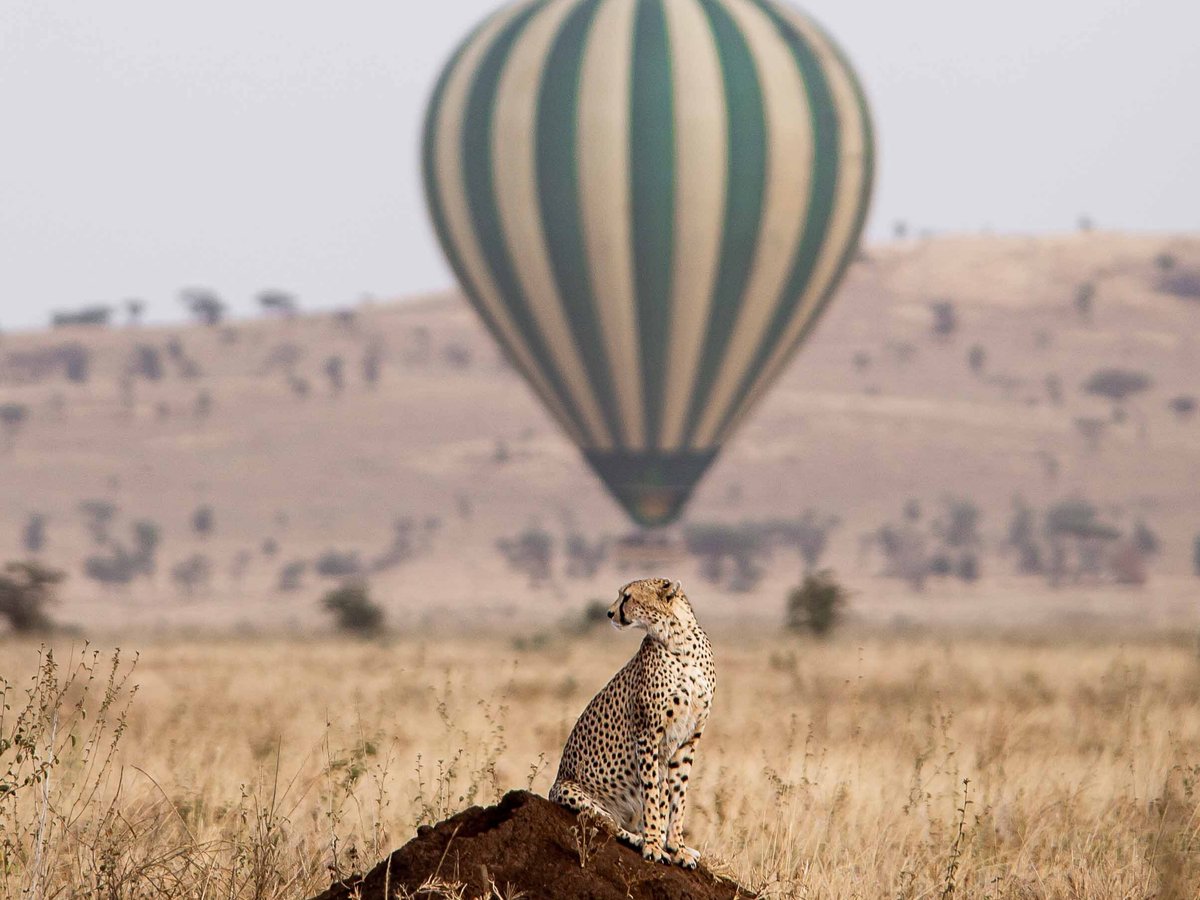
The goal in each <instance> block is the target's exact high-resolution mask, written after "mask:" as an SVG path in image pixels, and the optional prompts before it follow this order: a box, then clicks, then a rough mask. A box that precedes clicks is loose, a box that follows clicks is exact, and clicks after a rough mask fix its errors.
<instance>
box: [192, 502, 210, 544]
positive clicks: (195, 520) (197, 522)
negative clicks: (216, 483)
mask: <svg viewBox="0 0 1200 900" xmlns="http://www.w3.org/2000/svg"><path fill="white" fill-rule="evenodd" d="M214 525H215V521H214V517H213V508H212V507H211V506H208V505H205V506H197V507H196V509H195V511H194V512H193V513H192V531H194V532H196V534H197V535H199V536H200V537H208V536H209V535H210V534H212V531H213V527H214Z"/></svg>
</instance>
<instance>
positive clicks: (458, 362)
mask: <svg viewBox="0 0 1200 900" xmlns="http://www.w3.org/2000/svg"><path fill="white" fill-rule="evenodd" d="M442 359H444V360H445V361H446V365H448V366H450V368H452V369H466V368H469V367H470V365H471V348H470V347H468V346H466V345H465V344H458V343H451V344H447V345H446V346H445V347H444V348H443V349H442Z"/></svg>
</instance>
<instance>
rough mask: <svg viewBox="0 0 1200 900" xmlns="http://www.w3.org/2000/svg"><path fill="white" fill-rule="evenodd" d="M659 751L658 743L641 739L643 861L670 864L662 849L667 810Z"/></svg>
mask: <svg viewBox="0 0 1200 900" xmlns="http://www.w3.org/2000/svg"><path fill="white" fill-rule="evenodd" d="M655 737H656V738H657V737H658V735H657V734H656V735H655ZM658 751H659V742H658V741H657V740H650V739H649V738H639V739H638V741H637V757H638V776H639V779H640V780H641V783H642V858H643V859H647V860H649V861H650V862H660V863H663V864H664V865H670V863H671V857H670V856H668V855H667V851H666V849H665V848H664V846H663V843H664V838H665V837H666V830H667V816H668V809H667V804H666V791H665V788H666V785H665V784H664V783H663V782H664V779H663V775H662V764H661V763H660V762H659V752H658Z"/></svg>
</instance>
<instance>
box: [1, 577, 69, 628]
mask: <svg viewBox="0 0 1200 900" xmlns="http://www.w3.org/2000/svg"><path fill="white" fill-rule="evenodd" d="M64 577H65V576H64V575H63V573H62V572H60V571H58V570H57V569H50V568H47V567H46V566H43V565H41V564H40V563H36V562H10V563H9V564H8V565H6V566H5V567H4V572H3V573H2V574H0V617H3V618H5V619H7V620H8V624H9V626H11V628H12V630H13V631H18V632H22V633H28V632H31V631H48V630H49V629H50V628H51V622H50V617H49V616H48V615H47V613H46V607H48V606H50V605H51V604H52V603H53V602H54V600H55V597H54V586H55V585H56V584H58V583H59V582H61V581H62V580H63V578H64Z"/></svg>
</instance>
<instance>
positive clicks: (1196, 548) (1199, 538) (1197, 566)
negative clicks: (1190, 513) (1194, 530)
mask: <svg viewBox="0 0 1200 900" xmlns="http://www.w3.org/2000/svg"><path fill="white" fill-rule="evenodd" d="M1192 572H1193V573H1194V574H1195V576H1196V577H1197V578H1200V534H1198V535H1196V539H1195V540H1194V541H1193V542H1192Z"/></svg>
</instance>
